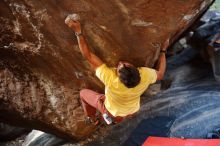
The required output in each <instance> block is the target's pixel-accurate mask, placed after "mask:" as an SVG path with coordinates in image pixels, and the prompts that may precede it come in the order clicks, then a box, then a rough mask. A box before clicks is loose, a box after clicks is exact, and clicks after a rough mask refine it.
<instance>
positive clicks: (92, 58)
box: [67, 20, 103, 70]
mask: <svg viewBox="0 0 220 146" xmlns="http://www.w3.org/2000/svg"><path fill="white" fill-rule="evenodd" d="M67 25H68V26H69V27H70V28H71V29H73V31H74V32H75V34H76V36H77V41H78V44H79V48H80V52H81V53H82V55H83V57H84V58H85V59H86V60H88V62H89V64H90V65H91V66H92V68H93V69H94V70H96V69H97V68H98V67H99V66H101V65H102V64H103V61H102V60H101V59H100V58H99V57H98V56H96V55H95V54H94V53H92V52H91V50H90V49H89V47H88V44H87V42H86V40H85V38H84V36H83V35H82V31H81V25H80V23H79V21H73V20H70V21H67Z"/></svg>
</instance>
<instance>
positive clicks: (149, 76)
mask: <svg viewBox="0 0 220 146" xmlns="http://www.w3.org/2000/svg"><path fill="white" fill-rule="evenodd" d="M142 70H143V74H144V76H145V78H146V80H147V81H148V83H150V84H153V83H155V82H156V81H157V73H156V70H155V69H152V68H148V67H142Z"/></svg>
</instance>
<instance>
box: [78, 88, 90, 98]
mask: <svg viewBox="0 0 220 146" xmlns="http://www.w3.org/2000/svg"><path fill="white" fill-rule="evenodd" d="M87 90H88V89H82V90H80V92H79V95H80V98H81V99H82V98H83V97H84V96H85V94H86V92H87Z"/></svg>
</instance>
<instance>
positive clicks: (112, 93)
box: [65, 20, 169, 125]
mask: <svg viewBox="0 0 220 146" xmlns="http://www.w3.org/2000/svg"><path fill="white" fill-rule="evenodd" d="M65 23H66V24H67V25H68V26H69V27H70V28H71V29H72V30H73V31H74V32H75V35H76V37H77V41H78V44H79V48H80V51H81V53H82V55H83V56H84V57H85V59H86V60H88V62H89V64H90V65H91V67H92V68H93V69H94V70H95V74H96V76H97V77H98V78H99V79H100V80H101V81H102V82H103V83H104V85H105V94H100V93H97V92H95V91H92V90H89V89H82V90H81V91H80V98H81V102H82V106H83V109H84V113H85V115H86V116H87V122H88V121H89V123H92V124H94V125H95V124H98V123H99V120H98V118H97V116H96V110H98V111H99V112H100V113H102V114H103V118H104V120H105V121H106V122H107V124H110V123H112V122H113V123H118V122H121V121H122V120H123V119H125V118H129V117H132V116H134V114H135V113H137V112H138V110H139V108H140V96H141V94H142V93H143V92H144V91H145V90H146V89H147V88H148V86H149V85H150V84H153V83H155V82H156V81H158V80H161V79H162V78H163V76H164V72H165V69H166V57H165V52H166V48H167V47H168V45H169V40H167V41H166V42H165V43H164V45H163V47H162V49H161V52H160V56H159V60H158V65H157V69H156V70H155V69H152V68H147V67H138V68H136V67H135V66H134V65H132V64H131V63H129V62H126V61H120V62H119V63H118V66H117V68H111V67H108V66H107V65H106V64H105V63H104V62H103V61H102V60H101V59H100V58H99V57H98V56H96V55H95V54H94V53H92V52H91V51H90V49H89V47H88V45H87V42H86V40H85V38H84V36H83V33H82V30H81V25H80V22H79V21H75V20H69V21H66V22H65Z"/></svg>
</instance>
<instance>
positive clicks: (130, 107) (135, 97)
mask: <svg viewBox="0 0 220 146" xmlns="http://www.w3.org/2000/svg"><path fill="white" fill-rule="evenodd" d="M138 70H139V73H140V77H141V81H140V83H139V84H138V85H137V86H135V87H134V88H127V87H126V86H125V85H124V84H123V83H122V82H121V81H120V79H119V77H118V76H117V73H116V72H117V71H116V68H110V67H107V66H106V64H102V65H101V66H99V67H98V68H97V69H96V76H97V77H98V78H99V79H100V80H101V81H102V82H103V83H104V85H105V96H106V99H105V102H104V104H105V107H106V109H107V110H108V111H109V112H110V113H111V114H112V115H113V116H122V117H123V116H126V115H129V114H133V113H135V112H137V111H138V110H139V109H140V96H141V94H143V92H144V91H145V90H146V89H147V88H148V86H149V85H150V84H152V83H155V82H156V80H157V74H156V71H155V70H154V69H151V68H147V67H140V68H138Z"/></svg>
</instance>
